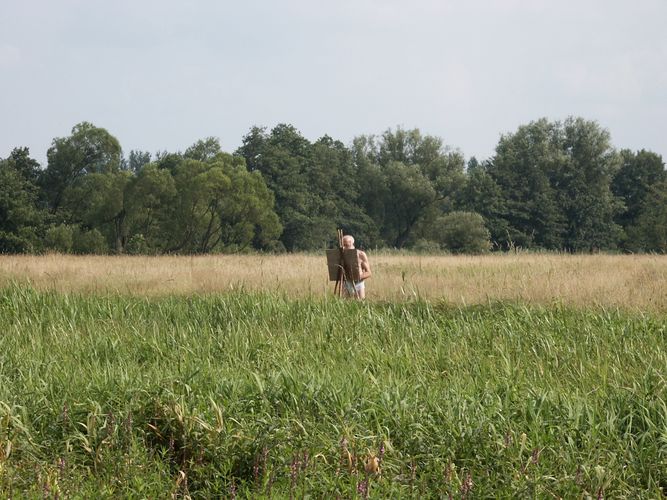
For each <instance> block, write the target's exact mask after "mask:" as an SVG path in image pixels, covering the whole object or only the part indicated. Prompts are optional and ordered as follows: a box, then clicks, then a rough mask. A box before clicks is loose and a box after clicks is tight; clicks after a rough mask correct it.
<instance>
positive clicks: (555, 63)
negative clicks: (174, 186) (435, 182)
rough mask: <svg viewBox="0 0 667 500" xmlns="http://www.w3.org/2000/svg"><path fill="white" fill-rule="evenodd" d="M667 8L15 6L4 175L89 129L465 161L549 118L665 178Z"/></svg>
mask: <svg viewBox="0 0 667 500" xmlns="http://www.w3.org/2000/svg"><path fill="white" fill-rule="evenodd" d="M666 19H667V0H634V1H630V0H558V1H554V0H544V1H543V0H409V1H408V0H334V1H331V0H330V1H327V2H324V1H321V0H234V1H228V0H113V1H111V0H21V1H18V0H0V158H5V157H7V156H8V155H9V153H10V152H11V150H12V149H13V148H14V147H19V146H21V147H23V146H27V147H29V148H30V152H31V156H32V157H33V158H35V159H37V160H38V161H39V162H40V163H42V165H43V166H46V165H45V163H46V151H47V150H48V148H49V147H50V145H51V143H52V141H53V139H54V138H57V137H66V136H68V135H70V133H71V130H72V127H73V126H74V125H76V124H77V123H80V122H82V121H88V122H91V123H93V124H94V125H96V126H98V127H103V128H105V129H107V130H108V131H109V132H110V133H111V134H112V135H114V136H115V137H116V138H118V140H119V141H120V143H121V146H122V147H123V151H124V152H125V154H127V153H129V151H130V150H133V149H134V150H141V151H148V152H151V153H156V152H158V151H169V152H177V151H184V150H185V149H186V148H187V147H188V146H190V145H191V144H193V143H194V142H196V141H197V140H199V139H204V138H207V137H216V138H218V139H219V140H220V143H221V145H222V149H223V150H224V151H228V152H233V151H234V150H235V149H236V148H238V147H239V146H240V145H241V143H242V140H243V136H244V135H246V134H247V133H248V132H249V130H250V128H251V127H253V126H263V127H267V128H268V129H269V130H270V129H271V128H272V127H274V126H275V125H277V124H279V123H288V124H291V125H293V126H294V127H296V128H297V129H298V130H299V131H300V132H301V133H302V134H303V135H304V136H305V137H306V138H307V139H309V140H311V141H315V140H317V139H318V138H319V137H321V136H323V135H325V134H326V135H329V136H331V137H333V138H334V139H338V140H341V141H343V142H344V143H345V144H350V143H351V141H352V139H353V138H354V137H355V136H358V135H362V134H375V135H379V134H381V133H382V132H384V131H385V130H387V129H389V128H391V129H394V130H395V129H396V128H397V127H402V128H405V129H412V128H419V129H420V131H421V132H422V133H423V134H428V135H434V136H437V137H440V138H441V139H442V140H443V142H444V144H446V145H447V146H449V147H451V148H453V149H458V150H460V151H461V152H462V153H463V154H464V155H465V157H466V158H469V157H471V156H475V157H476V158H477V159H478V160H482V159H485V158H488V157H490V156H492V155H493V153H494V149H495V146H496V145H497V143H498V140H499V139H500V137H501V135H503V134H509V133H512V132H514V131H516V129H517V128H518V127H519V126H521V125H525V124H528V123H530V122H531V121H534V120H537V119H539V118H542V117H546V118H548V119H550V120H553V121H556V120H564V119H565V118H567V117H568V116H577V117H582V118H585V119H587V120H593V121H596V122H597V123H598V124H599V125H600V126H601V127H603V128H605V129H607V130H608V131H609V132H610V134H611V140H612V144H613V145H614V147H616V148H618V149H622V148H629V149H631V150H639V149H647V150H650V151H654V152H656V153H658V154H660V155H662V157H663V159H664V160H667V125H666V123H665V122H666V119H667V29H666V28H665V20H666Z"/></svg>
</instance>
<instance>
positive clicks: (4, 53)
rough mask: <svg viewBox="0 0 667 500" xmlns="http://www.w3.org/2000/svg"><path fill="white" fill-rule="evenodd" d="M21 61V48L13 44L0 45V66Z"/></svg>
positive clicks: (8, 65) (7, 65)
mask: <svg viewBox="0 0 667 500" xmlns="http://www.w3.org/2000/svg"><path fill="white" fill-rule="evenodd" d="M19 61H21V50H20V49H19V48H18V47H14V46H13V45H8V44H3V45H0V68H6V67H10V66H13V65H15V64H18V63H19Z"/></svg>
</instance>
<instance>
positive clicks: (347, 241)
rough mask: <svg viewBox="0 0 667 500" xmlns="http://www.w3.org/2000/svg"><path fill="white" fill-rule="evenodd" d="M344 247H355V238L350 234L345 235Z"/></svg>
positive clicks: (349, 248)
mask: <svg viewBox="0 0 667 500" xmlns="http://www.w3.org/2000/svg"><path fill="white" fill-rule="evenodd" d="M343 248H345V249H348V250H351V249H353V248H354V238H353V237H352V236H350V235H349V234H346V235H345V236H343Z"/></svg>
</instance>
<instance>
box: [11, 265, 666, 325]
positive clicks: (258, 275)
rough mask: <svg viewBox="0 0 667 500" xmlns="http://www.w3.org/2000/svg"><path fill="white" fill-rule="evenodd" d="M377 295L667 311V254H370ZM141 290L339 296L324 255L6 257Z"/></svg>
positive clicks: (83, 286) (47, 271) (102, 286)
mask: <svg viewBox="0 0 667 500" xmlns="http://www.w3.org/2000/svg"><path fill="white" fill-rule="evenodd" d="M370 259H371V264H372V266H373V277H372V278H371V280H370V281H369V282H368V298H369V299H370V300H371V301H390V302H397V303H398V302H400V303H402V302H405V301H406V300H412V299H424V300H428V301H445V302H447V303H448V304H455V305H463V306H465V305H472V304H489V303H490V302H495V301H504V302H506V301H514V302H520V303H530V304H539V305H546V306H550V305H553V304H563V305H567V306H574V307H594V308H599V307H609V308H622V309H624V310H632V311H659V312H667V256H663V255H560V254H527V253H519V254H504V255H485V256H420V255H401V254H391V253H390V254H387V253H381V254H373V253H370ZM11 282H22V283H29V284H30V285H31V286H33V287H35V288H37V289H40V290H56V291H75V292H85V293H89V292H93V293H106V292H114V293H121V294H131V295H135V296H157V295H173V294H176V295H192V294H202V293H204V294H206V293H226V292H234V291H248V292H257V291H260V292H276V293H279V294H284V295H286V296H287V297H290V298H306V297H307V298H315V299H319V298H321V297H323V296H325V295H327V294H331V293H332V290H333V284H332V283H329V282H328V281H327V272H326V259H325V257H324V255H304V254H298V255H278V256H276V255H251V256H248V255H220V256H210V255H209V256H198V257H90V256H81V257H77V256H71V255H48V256H15V257H12V256H0V286H2V285H3V284H8V283H11Z"/></svg>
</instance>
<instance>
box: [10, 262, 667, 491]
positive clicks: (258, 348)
mask: <svg viewBox="0 0 667 500" xmlns="http://www.w3.org/2000/svg"><path fill="white" fill-rule="evenodd" d="M371 258H372V259H373V260H372V263H373V264H374V267H373V271H374V275H373V278H372V279H371V281H370V282H369V287H368V288H369V300H367V301H365V302H356V301H346V300H340V299H337V298H335V297H333V296H332V288H333V287H332V286H331V284H330V283H328V282H326V281H325V278H326V276H325V275H324V259H323V257H322V256H312V255H299V256H292V257H289V256H276V257H270V256H216V257H193V258H191V257H180V258H178V257H159V258H146V257H66V256H58V255H52V256H43V257H1V258H0V353H1V354H0V497H3V498H4V497H11V498H20V497H47V498H48V497H51V498H55V497H57V498H72V497H77V498H88V497H98V498H99V497H102V498H105V497H106V498H109V497H128V498H169V497H173V498H182V497H192V498H210V497H223V498H234V497H236V498H304V497H308V496H309V497H315V498H355V497H361V498H366V497H369V498H387V497H391V498H429V497H430V498H448V497H452V498H491V497H492V498H589V497H590V498H602V497H607V498H662V497H664V496H665V488H667V383H666V373H667V370H665V366H667V333H666V331H667V323H666V322H665V311H666V310H667V297H665V290H667V288H665V285H666V283H665V276H666V275H667V259H665V258H664V257H660V256H625V257H624V256H565V255H530V254H525V255H522V254H515V255H514V254H513V255H506V256H483V257H450V256H439V257H436V256H428V257H427V256H421V257H420V256H409V255H391V254H384V255H379V254H378V255H373V254H371Z"/></svg>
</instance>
